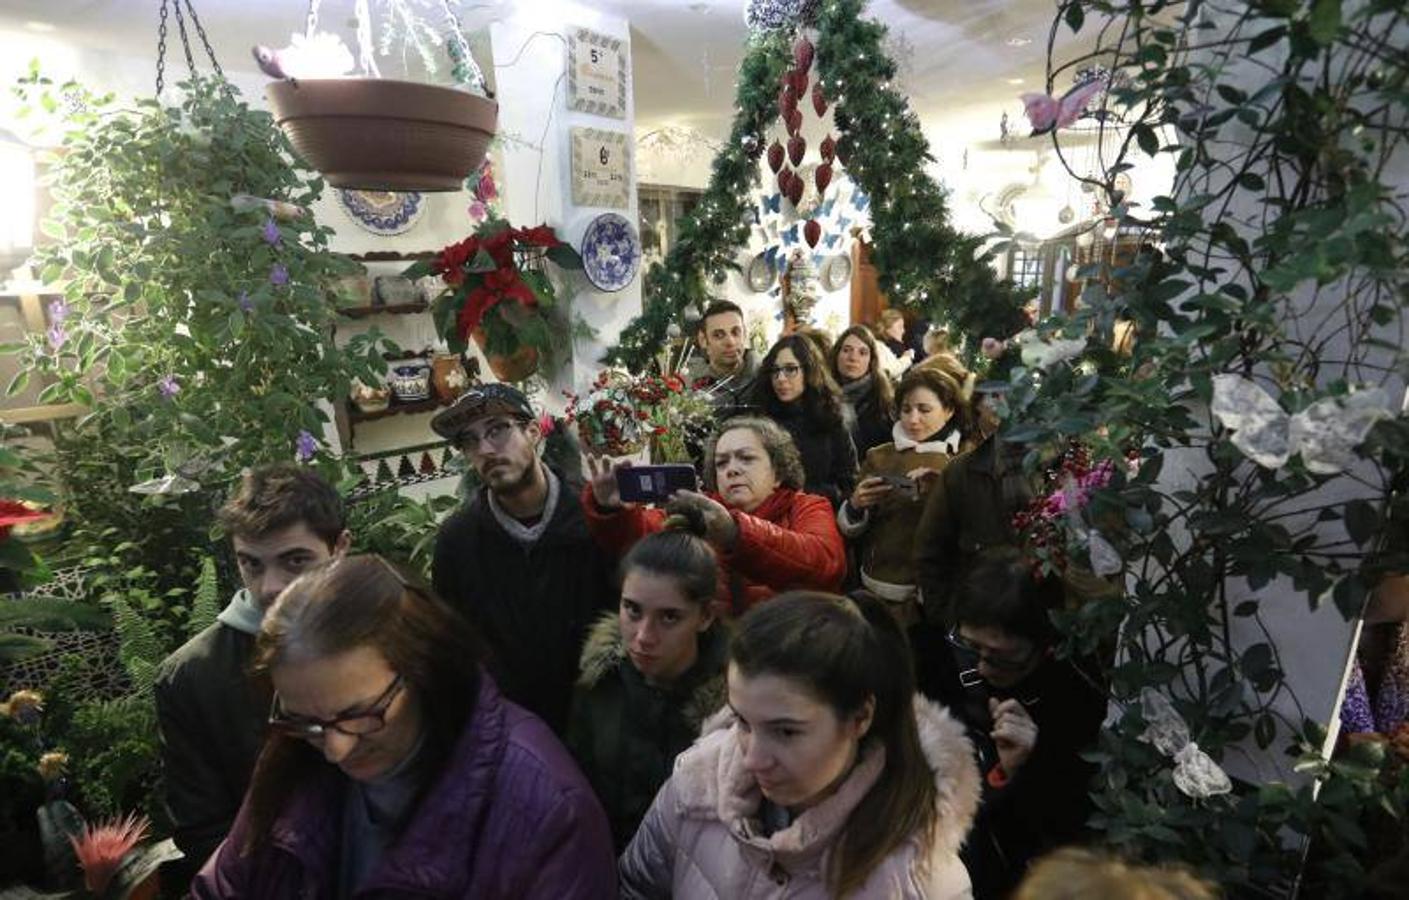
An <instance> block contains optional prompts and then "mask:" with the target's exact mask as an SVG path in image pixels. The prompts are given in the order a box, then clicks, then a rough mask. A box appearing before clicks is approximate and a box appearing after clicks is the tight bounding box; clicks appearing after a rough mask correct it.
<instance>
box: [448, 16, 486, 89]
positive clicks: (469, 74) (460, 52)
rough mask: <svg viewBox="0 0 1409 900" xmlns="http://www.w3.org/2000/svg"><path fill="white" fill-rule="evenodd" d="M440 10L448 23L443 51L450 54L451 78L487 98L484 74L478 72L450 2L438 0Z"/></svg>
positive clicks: (468, 44) (477, 66)
mask: <svg viewBox="0 0 1409 900" xmlns="http://www.w3.org/2000/svg"><path fill="white" fill-rule="evenodd" d="M440 8H441V9H442V10H444V11H445V18H446V19H447V20H449V22H450V35H449V38H450V39H449V41H447V42H446V45H445V50H446V52H447V53H449V54H450V62H451V64H452V69H451V75H452V77H454V79H455V80H456V81H457V82H459V83H461V84H464V85H467V86H468V87H469V88H470V89H471V90H473V91H477V92H478V93H480V94H483V95H484V96H486V97H487V96H489V87H488V85H486V84H485V81H484V72H482V71H481V70H480V67H479V64H478V63H476V62H475V58H474V55H473V54H472V53H470V42H469V41H467V40H465V33H464V32H463V31H461V30H460V18H459V17H458V16H456V15H455V10H453V9H451V8H450V0H440Z"/></svg>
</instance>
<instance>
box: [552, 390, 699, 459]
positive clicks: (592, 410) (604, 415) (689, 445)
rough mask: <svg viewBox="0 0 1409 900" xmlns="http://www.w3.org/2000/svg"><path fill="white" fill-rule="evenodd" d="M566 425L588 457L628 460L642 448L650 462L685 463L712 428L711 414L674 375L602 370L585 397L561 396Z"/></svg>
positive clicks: (696, 396)
mask: <svg viewBox="0 0 1409 900" xmlns="http://www.w3.org/2000/svg"><path fill="white" fill-rule="evenodd" d="M565 393H566V395H567V398H568V412H567V419H568V422H569V423H571V424H574V425H576V426H577V436H578V438H579V439H580V440H581V442H582V446H583V447H584V448H585V449H586V450H587V451H588V452H590V453H597V454H604V455H607V456H630V455H631V454H633V453H636V452H638V451H640V450H641V449H642V448H643V447H644V446H646V444H647V443H649V444H650V445H651V458H652V460H653V461H654V462H657V463H665V462H691V461H692V459H693V456H694V453H693V448H694V445H697V444H699V443H701V441H702V440H703V437H704V436H705V435H707V434H708V433H709V431H710V429H711V428H712V427H713V425H714V417H713V414H714V409H713V407H712V406H711V405H710V403H709V401H708V400H707V399H705V397H704V395H702V394H701V393H700V392H698V391H691V390H687V389H686V386H685V382H684V381H683V380H682V379H681V378H680V377H679V376H678V375H667V376H661V375H632V374H630V373H628V372H625V371H623V370H620V369H606V370H604V371H603V372H601V373H600V374H599V375H598V376H597V378H596V379H595V380H594V381H593V382H592V387H591V389H590V390H588V392H587V393H585V394H582V395H580V396H579V395H577V394H574V393H572V392H571V391H567V392H565Z"/></svg>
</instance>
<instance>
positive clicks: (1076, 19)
mask: <svg viewBox="0 0 1409 900" xmlns="http://www.w3.org/2000/svg"><path fill="white" fill-rule="evenodd" d="M1062 18H1064V19H1065V20H1066V23H1067V27H1068V28H1070V29H1071V32H1072V34H1076V33H1077V32H1078V31H1080V30H1081V26H1082V25H1083V24H1085V22H1086V11H1085V10H1083V9H1082V8H1081V3H1079V2H1073V3H1072V4H1071V5H1070V6H1068V7H1067V11H1066V13H1065V14H1064V15H1063V16H1062Z"/></svg>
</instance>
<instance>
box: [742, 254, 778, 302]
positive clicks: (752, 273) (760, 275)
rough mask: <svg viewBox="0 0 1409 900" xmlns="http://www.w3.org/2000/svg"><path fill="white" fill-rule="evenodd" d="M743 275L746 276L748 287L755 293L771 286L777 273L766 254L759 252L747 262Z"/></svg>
mask: <svg viewBox="0 0 1409 900" xmlns="http://www.w3.org/2000/svg"><path fill="white" fill-rule="evenodd" d="M745 275H746V276H747V278H748V282H749V288H750V289H751V290H753V291H754V292H755V293H759V294H761V293H763V292H764V291H766V290H768V289H769V288H770V287H772V286H773V279H774V278H775V277H776V276H777V273H776V272H774V271H773V263H772V261H771V260H769V259H768V256H767V255H766V254H763V253H760V254H758V255H757V256H755V257H754V258H753V261H752V262H750V263H749V267H748V271H747V272H746V273H745Z"/></svg>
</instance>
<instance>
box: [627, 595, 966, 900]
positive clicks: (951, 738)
mask: <svg viewBox="0 0 1409 900" xmlns="http://www.w3.org/2000/svg"><path fill="white" fill-rule="evenodd" d="M728 685H729V707H730V709H729V710H728V712H727V713H726V714H723V715H721V716H720V717H719V718H718V719H717V720H716V721H715V722H713V723H712V726H713V727H710V726H706V730H707V733H706V734H705V735H704V736H703V737H702V738H701V739H700V740H699V741H698V742H697V743H696V744H695V745H694V746H693V747H691V748H690V749H689V750H687V751H685V752H684V753H682V754H681V755H680V757H679V759H678V760H677V761H676V765H675V772H674V774H673V775H671V778H670V780H669V781H667V782H666V783H665V786H664V787H662V788H661V791H660V794H658V795H657V796H656V800H655V803H654V804H652V806H651V809H650V812H648V813H647V814H646V818H645V820H644V821H643V822H642V823H641V828H640V830H639V831H638V832H637V833H636V837H635V838H634V839H633V840H632V842H631V845H630V846H629V847H628V848H627V850H626V852H625V853H624V854H622V857H621V861H620V874H621V883H622V896H623V897H627V898H656V897H671V896H674V897H690V898H695V900H702V898H729V900H750V898H755V897H773V896H781V895H783V894H786V895H787V896H788V897H795V898H802V900H806V898H814V897H815V898H822V897H827V898H832V897H886V898H888V900H896V898H899V900H908V898H917V900H918V898H930V900H946V898H961V897H963V898H967V897H969V896H970V888H969V877H968V873H967V872H966V871H965V869H964V866H963V863H961V862H960V861H959V856H958V851H959V847H960V845H961V844H962V843H963V841H964V837H965V835H966V834H967V833H968V830H969V824H970V822H971V821H972V820H973V816H974V811H975V809H976V807H977V806H978V798H979V776H978V770H977V768H976V767H975V765H974V761H973V749H972V747H971V745H970V744H969V742H968V740H967V739H966V738H965V737H964V734H963V728H962V726H960V725H959V724H958V723H957V722H955V721H954V720H953V719H952V718H951V717H950V716H949V714H948V713H947V712H946V711H945V710H944V709H943V708H942V707H940V706H938V705H935V704H933V703H930V702H929V701H927V700H924V699H923V698H919V697H917V696H916V695H915V681H914V675H913V673H912V671H911V668H910V655H909V652H908V649H907V647H906V646H905V637H904V635H903V634H902V633H901V631H900V628H899V626H898V625H897V624H896V622H895V620H894V618H893V617H892V616H891V615H890V614H889V613H888V612H887V611H886V610H885V608H884V607H883V606H882V605H881V604H880V603H879V602H878V601H876V600H875V599H874V598H872V597H870V596H867V595H865V594H862V595H861V596H859V597H857V598H856V599H854V600H853V599H848V598H845V597H837V596H833V595H830V594H818V593H808V592H801V591H799V592H795V593H789V594H785V595H783V596H781V597H778V598H776V599H774V600H772V601H771V602H769V603H765V604H763V605H762V606H760V607H758V608H757V609H754V610H752V611H751V612H750V613H749V614H748V615H747V616H745V617H744V618H743V620H742V621H741V622H740V623H739V628H738V631H737V632H736V633H735V635H734V638H733V640H732V643H731V645H730V650H729V669H728Z"/></svg>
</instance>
